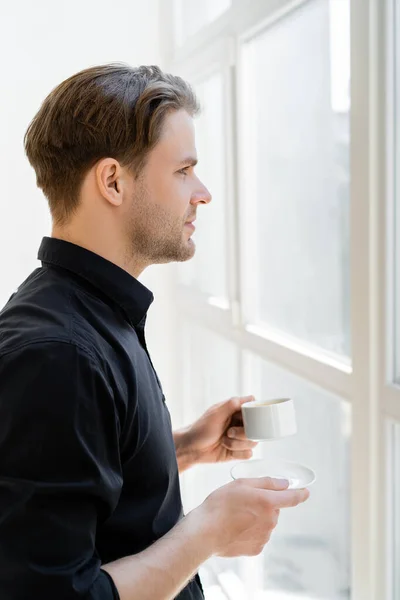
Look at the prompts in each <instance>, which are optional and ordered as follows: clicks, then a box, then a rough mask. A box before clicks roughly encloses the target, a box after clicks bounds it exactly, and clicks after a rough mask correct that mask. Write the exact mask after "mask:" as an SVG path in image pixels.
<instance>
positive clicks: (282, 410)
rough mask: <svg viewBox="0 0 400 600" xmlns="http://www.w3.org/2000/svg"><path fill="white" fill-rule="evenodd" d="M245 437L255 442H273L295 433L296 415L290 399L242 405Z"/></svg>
mask: <svg viewBox="0 0 400 600" xmlns="http://www.w3.org/2000/svg"><path fill="white" fill-rule="evenodd" d="M242 415H243V424H244V430H245V433H246V436H247V437H248V438H249V439H250V440H254V441H255V442H262V441H265V440H275V439H278V438H283V437H287V436H289V435H294V434H295V433H297V423H296V413H295V409H294V404H293V400H292V399H291V398H275V399H272V400H264V401H257V400H255V401H254V402H246V403H245V404H243V405H242Z"/></svg>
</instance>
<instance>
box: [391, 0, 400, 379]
mask: <svg viewBox="0 0 400 600" xmlns="http://www.w3.org/2000/svg"><path fill="white" fill-rule="evenodd" d="M393 8H394V19H393V27H394V32H395V33H394V39H393V45H394V61H393V83H394V96H395V98H394V107H393V108H394V110H393V118H394V123H395V136H394V140H393V141H394V148H393V152H394V156H395V158H394V165H393V167H394V169H393V179H394V210H393V213H394V215H393V216H394V219H393V223H389V227H390V226H392V227H393V228H394V232H393V233H394V240H393V242H394V243H393V245H392V247H391V248H390V250H389V251H391V252H393V254H392V256H393V257H394V260H393V261H392V265H393V273H392V274H393V276H394V307H395V310H394V340H395V343H394V351H395V357H394V358H395V380H396V381H397V382H399V383H400V346H399V344H400V119H399V112H398V106H399V104H398V103H399V100H400V39H399V27H400V4H399V2H397V1H396V2H394V4H393Z"/></svg>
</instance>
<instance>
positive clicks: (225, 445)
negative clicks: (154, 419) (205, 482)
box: [177, 396, 257, 464]
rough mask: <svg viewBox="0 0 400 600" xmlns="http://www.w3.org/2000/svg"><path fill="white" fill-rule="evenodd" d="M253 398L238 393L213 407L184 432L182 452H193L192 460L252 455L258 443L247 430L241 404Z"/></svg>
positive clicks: (212, 460) (233, 458) (228, 458)
mask: <svg viewBox="0 0 400 600" xmlns="http://www.w3.org/2000/svg"><path fill="white" fill-rule="evenodd" d="M252 400H254V396H246V397H244V398H236V397H235V398H231V399H230V400H226V401H225V402H221V403H220V404H216V405H214V406H212V407H211V408H209V409H208V410H207V411H206V412H205V413H204V415H203V416H202V417H200V419H198V420H197V421H195V422H194V423H193V425H191V427H189V428H188V429H187V430H186V432H185V434H184V435H183V436H182V440H184V442H183V441H182V440H181V444H180V448H179V450H178V448H177V453H178V455H179V454H181V455H182V454H183V453H186V454H187V455H188V454H190V456H191V463H192V464H193V463H195V462H197V463H216V462H224V461H228V460H236V459H248V458H251V457H252V455H253V448H255V447H256V446H257V443H256V442H252V441H251V440H249V439H248V438H247V437H246V435H245V433H244V428H243V419H242V412H241V406H242V404H244V403H245V402H251V401H252ZM183 446H184V449H183V448H182V447H183Z"/></svg>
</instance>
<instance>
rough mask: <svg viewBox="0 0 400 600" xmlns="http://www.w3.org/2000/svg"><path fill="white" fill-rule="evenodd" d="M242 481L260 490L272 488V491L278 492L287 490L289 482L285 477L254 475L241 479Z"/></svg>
mask: <svg viewBox="0 0 400 600" xmlns="http://www.w3.org/2000/svg"><path fill="white" fill-rule="evenodd" d="M241 481H242V483H244V484H246V485H249V486H251V487H254V488H258V489H260V490H273V491H274V492H280V491H283V490H287V488H288V487H289V482H288V480H287V479H280V478H279V479H278V478H277V477H256V478H249V479H242V480H241Z"/></svg>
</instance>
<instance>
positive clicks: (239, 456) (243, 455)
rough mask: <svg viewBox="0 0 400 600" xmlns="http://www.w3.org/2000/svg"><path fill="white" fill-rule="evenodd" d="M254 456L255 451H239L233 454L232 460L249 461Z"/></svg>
mask: <svg viewBox="0 0 400 600" xmlns="http://www.w3.org/2000/svg"><path fill="white" fill-rule="evenodd" d="M231 452H232V451H231ZM252 456H253V450H239V451H237V452H232V460H248V459H249V458H252Z"/></svg>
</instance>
